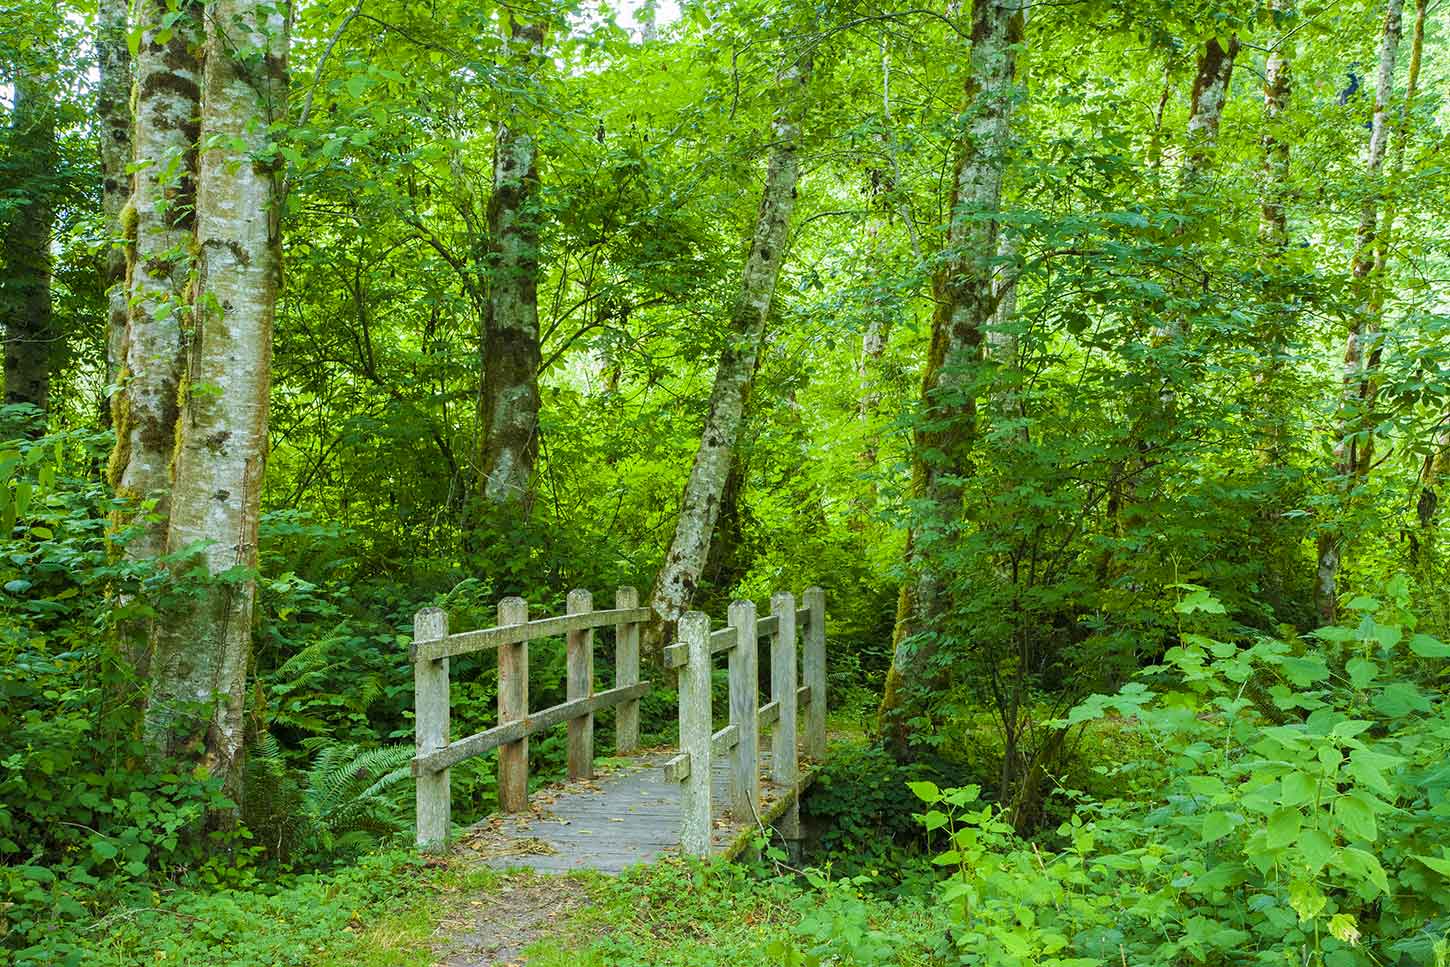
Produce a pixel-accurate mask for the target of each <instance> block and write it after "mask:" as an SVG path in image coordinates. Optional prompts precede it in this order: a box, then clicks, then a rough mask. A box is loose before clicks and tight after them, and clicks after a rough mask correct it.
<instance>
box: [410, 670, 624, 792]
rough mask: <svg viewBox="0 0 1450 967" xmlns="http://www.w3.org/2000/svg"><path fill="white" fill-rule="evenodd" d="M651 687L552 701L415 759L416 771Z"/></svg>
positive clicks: (470, 754)
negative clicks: (538, 708) (513, 719)
mask: <svg viewBox="0 0 1450 967" xmlns="http://www.w3.org/2000/svg"><path fill="white" fill-rule="evenodd" d="M649 689H650V683H649V682H647V681H644V682H636V683H635V684H633V685H624V686H621V687H619V688H611V689H608V690H607V691H603V692H596V693H594V694H593V695H590V696H588V697H587V698H581V699H578V700H576V701H572V702H561V703H560V704H558V705H551V706H550V707H549V708H546V709H544V710H543V711H540V712H535V713H534V714H533V715H530V716H527V717H526V718H522V719H517V720H515V721H513V722H505V723H504V724H503V725H496V726H494V727H493V728H491V729H488V730H486V731H484V732H475V733H474V734H473V735H470V736H468V737H467V738H464V739H459V740H458V741H457V742H453V743H450V744H449V745H447V746H445V747H444V748H442V749H439V750H438V751H436V752H433V753H431V754H429V755H427V756H420V757H418V758H415V759H413V775H415V776H417V775H423V774H425V773H429V772H435V771H437V770H439V769H447V768H449V767H450V766H455V765H457V764H458V763H460V762H462V761H463V760H464V759H471V758H472V757H474V756H476V755H482V754H483V753H485V752H487V751H489V750H490V749H497V748H500V747H501V746H506V745H508V744H509V743H511V742H518V741H519V740H520V739H522V738H524V737H526V736H530V735H534V734H535V733H538V732H543V731H544V730H545V729H551V728H553V727H554V726H556V725H558V724H559V723H560V722H567V721H570V720H571V719H574V718H577V717H578V716H580V715H583V714H586V713H593V712H597V711H599V710H600V709H602V708H608V707H609V706H611V705H617V704H622V703H624V702H626V701H638V700H639V697H640V696H641V695H644V694H645V693H646V692H648V691H649Z"/></svg>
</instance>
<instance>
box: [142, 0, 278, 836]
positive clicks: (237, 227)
mask: <svg viewBox="0 0 1450 967" xmlns="http://www.w3.org/2000/svg"><path fill="white" fill-rule="evenodd" d="M289 28H290V10H289V9H288V8H287V7H286V6H285V5H277V4H274V3H271V2H260V0H213V2H212V3H211V4H210V5H209V6H208V8H207V17H206V33H205V46H204V48H203V50H204V52H203V58H202V62H203V65H204V69H203V74H202V111H201V139H202V143H203V144H206V145H210V147H208V149H207V150H205V151H204V152H202V153H201V155H200V158H199V164H198V168H197V189H196V267H195V279H196V281H195V290H194V304H193V311H192V313H191V315H190V317H189V318H190V321H191V324H192V331H191V334H190V339H189V345H188V370H187V372H186V374H185V377H184V382H183V386H182V398H181V399H182V402H181V409H180V413H179V415H178V418H177V434H176V454H175V487H174V489H173V492H172V505H171V520H170V527H169V530H168V535H167V551H168V553H170V554H173V555H178V556H179V557H180V558H181V559H182V561H184V563H179V564H178V565H176V566H175V567H174V570H175V571H177V572H190V573H192V574H198V575H199V580H197V581H196V582H195V586H194V587H191V588H188V589H187V591H188V594H187V595H186V598H185V602H184V603H183V604H181V605H179V606H176V607H174V608H172V609H170V610H168V613H167V614H166V616H165V620H164V621H158V622H157V623H156V628H155V633H154V634H153V637H152V641H153V649H154V656H153V663H152V679H153V683H152V689H151V697H150V702H149V704H148V706H147V710H146V737H147V739H148V742H149V745H150V747H151V749H152V750H153V752H155V753H157V754H159V755H174V756H181V757H183V758H187V759H191V760H193V761H195V762H197V763H199V764H201V765H203V766H204V767H205V768H206V769H207V771H208V772H209V773H210V774H211V775H213V776H219V777H221V778H222V779H223V782H224V789H225V790H226V791H227V792H228V794H229V795H231V796H232V798H233V799H234V800H236V801H237V802H240V801H241V766H242V750H243V739H244V728H243V706H244V685H245V681H246V673H247V666H248V663H249V659H250V654H251V638H252V607H253V602H254V598H255V595H256V565H257V523H258V512H259V507H260V497H261V489H262V481H263V471H264V468H265V466H266V460H267V402H268V390H269V385H270V367H271V355H272V322H273V315H274V312H275V309H276V302H277V294H278V288H279V284H280V281H281V228H280V215H281V213H280V211H279V210H278V201H279V197H280V180H281V178H280V161H279V160H277V159H274V158H271V157H269V156H268V155H267V151H266V147H267V144H268V142H269V140H270V139H271V131H270V129H271V125H272V124H273V123H274V122H277V121H278V120H280V119H281V118H282V117H283V114H284V110H285V99H286V92H287V70H286V65H287V43H288V35H289ZM232 820H234V816H233V815H231V814H224V815H221V816H217V817H213V824H214V825H226V824H227V823H229V822H230V821H232Z"/></svg>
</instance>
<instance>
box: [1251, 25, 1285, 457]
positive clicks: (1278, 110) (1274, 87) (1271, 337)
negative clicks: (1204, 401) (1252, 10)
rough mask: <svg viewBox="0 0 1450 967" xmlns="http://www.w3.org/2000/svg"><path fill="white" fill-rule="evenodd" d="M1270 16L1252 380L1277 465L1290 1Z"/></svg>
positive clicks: (1281, 426)
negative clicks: (1261, 321)
mask: <svg viewBox="0 0 1450 967" xmlns="http://www.w3.org/2000/svg"><path fill="white" fill-rule="evenodd" d="M1269 7H1270V10H1271V12H1272V13H1273V15H1274V19H1275V21H1276V22H1277V23H1279V24H1280V25H1281V26H1282V27H1284V28H1286V29H1285V32H1284V34H1283V35H1282V36H1281V37H1280V39H1279V42H1278V44H1277V45H1275V46H1274V47H1273V48H1272V49H1271V50H1270V52H1269V57H1268V60H1267V61H1266V62H1265V64H1264V134H1263V138H1262V141H1261V143H1262V145H1263V162H1262V174H1261V175H1260V177H1261V179H1262V180H1261V182H1260V185H1259V267H1260V269H1261V270H1262V271H1263V272H1264V273H1265V274H1266V276H1268V277H1269V279H1270V282H1269V284H1268V285H1267V287H1266V294H1267V295H1268V296H1269V300H1270V303H1271V304H1270V307H1269V311H1268V320H1267V325H1266V326H1265V327H1264V332H1263V335H1264V341H1263V345H1262V347H1261V352H1262V363H1261V366H1260V369H1259V372H1258V375H1257V378H1256V380H1255V382H1257V383H1258V385H1259V387H1260V390H1261V391H1262V397H1263V400H1264V404H1265V409H1266V410H1267V411H1268V412H1267V426H1266V436H1267V438H1268V439H1267V446H1266V447H1265V449H1264V454H1265V463H1266V464H1268V465H1269V466H1271V467H1277V466H1279V465H1280V464H1281V463H1282V462H1283V451H1284V441H1285V439H1286V437H1287V435H1288V431H1289V427H1288V425H1287V420H1286V419H1285V415H1284V410H1283V406H1282V405H1281V403H1280V401H1279V400H1278V399H1277V395H1278V394H1277V388H1278V383H1279V377H1280V375H1281V374H1282V372H1283V356H1284V350H1285V347H1286V345H1287V343H1288V340H1289V330H1290V327H1291V326H1292V324H1293V317H1292V314H1291V313H1290V312H1289V310H1288V309H1287V307H1286V306H1285V304H1284V303H1285V302H1286V301H1287V300H1288V298H1289V295H1290V294H1289V292H1287V291H1286V290H1285V288H1284V286H1283V285H1281V284H1279V283H1278V282H1277V281H1274V275H1275V273H1277V272H1279V271H1281V270H1282V262H1283V259H1284V254H1285V252H1286V251H1287V250H1288V248H1289V211H1288V200H1289V192H1290V187H1289V141H1288V138H1287V136H1286V133H1285V131H1284V112H1285V111H1286V110H1287V109H1288V106H1289V94H1290V91H1291V89H1292V78H1291V76H1290V68H1291V65H1292V63H1293V57H1294V40H1293V30H1294V28H1293V26H1292V24H1290V21H1291V20H1292V19H1293V16H1294V0H1271V3H1270V4H1269Z"/></svg>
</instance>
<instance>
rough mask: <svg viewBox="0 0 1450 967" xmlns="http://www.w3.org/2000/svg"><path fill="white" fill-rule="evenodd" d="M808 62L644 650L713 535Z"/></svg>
mask: <svg viewBox="0 0 1450 967" xmlns="http://www.w3.org/2000/svg"><path fill="white" fill-rule="evenodd" d="M811 69H812V63H811V61H810V59H809V55H808V54H807V55H803V56H802V57H801V58H800V59H798V60H796V61H794V62H793V63H791V64H790V66H789V67H787V68H786V69H785V70H784V71H783V72H782V73H781V76H780V81H779V91H780V98H781V100H780V102H779V106H778V107H777V108H776V112H775V119H774V122H773V124H772V131H771V135H772V137H771V142H772V148H771V153H770V162H769V164H768V166H767V169H766V176H765V190H764V192H763V193H762V195H761V199H760V210H759V213H758V214H757V215H756V219H755V234H754V236H753V237H752V239H751V242H750V252H749V254H748V255H747V256H746V259H745V266H744V268H743V270H742V271H741V275H740V294H739V295H738V296H737V297H736V300H735V305H734V308H733V309H732V311H731V314H730V326H729V329H728V330H727V332H726V335H725V345H724V346H723V347H722V348H721V350H720V359H719V362H718V363H717V364H716V367H715V382H714V385H713V386H712V388H711V390H710V402H709V405H708V408H707V410H706V414H705V425H704V428H703V429H702V431H701V433H700V445H699V447H698V448H697V449H696V451H695V461H694V463H693V464H692V465H691V467H690V477H689V480H687V481H686V483H685V490H684V494H683V495H682V496H681V498H680V513H679V516H678V518H676V521H675V530H674V534H673V535H672V536H671V538H670V545H669V548H668V550H666V552H665V559H664V563H663V564H661V566H660V570H659V573H658V574H657V575H656V576H655V582H654V587H653V589H652V590H651V591H650V597H649V606H650V607H651V608H652V609H653V610H654V620H653V621H652V622H651V624H650V625H649V627H648V628H647V629H646V633H645V653H646V654H647V655H651V656H656V655H658V653H659V649H660V648H661V647H663V644H664V641H665V638H666V636H667V634H668V633H669V629H670V628H671V627H672V626H673V625H674V623H675V622H676V621H678V620H679V618H680V616H681V615H683V614H684V613H685V612H686V611H687V610H688V609H689V607H690V602H691V600H692V599H693V598H694V594H695V588H696V586H697V585H698V583H699V581H700V575H701V573H702V572H703V570H704V568H705V563H706V561H707V560H708V558H709V555H710V540H711V536H712V535H713V533H714V530H715V522H716V520H717V519H718V517H719V513H720V502H721V497H722V494H723V493H724V490H725V484H726V481H727V478H728V477H729V474H730V466H731V463H732V456H733V454H734V450H735V444H736V440H737V438H738V437H739V435H740V427H741V424H742V423H743V422H744V419H745V410H746V403H747V401H748V400H749V397H750V386H751V383H752V381H753V377H754V375H755V365H756V361H757V359H758V358H759V356H760V349H761V345H762V343H763V342H764V340H765V323H766V319H767V318H768V317H769V315H770V304H771V300H772V299H774V298H775V286H776V282H777V281H778V280H779V278H780V270H781V267H782V266H783V265H784V264H785V252H786V246H787V242H788V240H789V236H790V221H791V214H792V212H793V211H794V210H795V201H796V183H797V182H798V181H799V180H800V159H799V152H800V141H801V129H802V125H803V123H804V119H805V112H806V104H807V94H808V91H809V88H810V79H811Z"/></svg>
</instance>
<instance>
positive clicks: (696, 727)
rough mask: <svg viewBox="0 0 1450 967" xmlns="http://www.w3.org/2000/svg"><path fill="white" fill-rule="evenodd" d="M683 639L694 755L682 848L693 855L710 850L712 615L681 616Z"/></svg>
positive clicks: (685, 708)
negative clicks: (686, 656)
mask: <svg viewBox="0 0 1450 967" xmlns="http://www.w3.org/2000/svg"><path fill="white" fill-rule="evenodd" d="M679 635H680V641H681V642H682V643H683V644H684V645H685V647H686V648H687V650H688V652H689V660H688V661H687V662H686V663H685V667H684V668H682V669H680V673H679V693H680V751H682V752H688V753H689V755H690V775H688V776H686V777H685V779H684V781H683V783H681V789H682V790H683V795H682V796H681V798H680V804H681V817H680V848H681V849H682V850H684V851H685V853H686V854H688V855H690V856H707V855H709V852H710V739H711V728H710V618H709V617H708V616H707V615H706V614H705V613H704V612H702V611H690V612H688V613H687V614H685V616H684V617H682V618H681V619H680V623H679Z"/></svg>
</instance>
